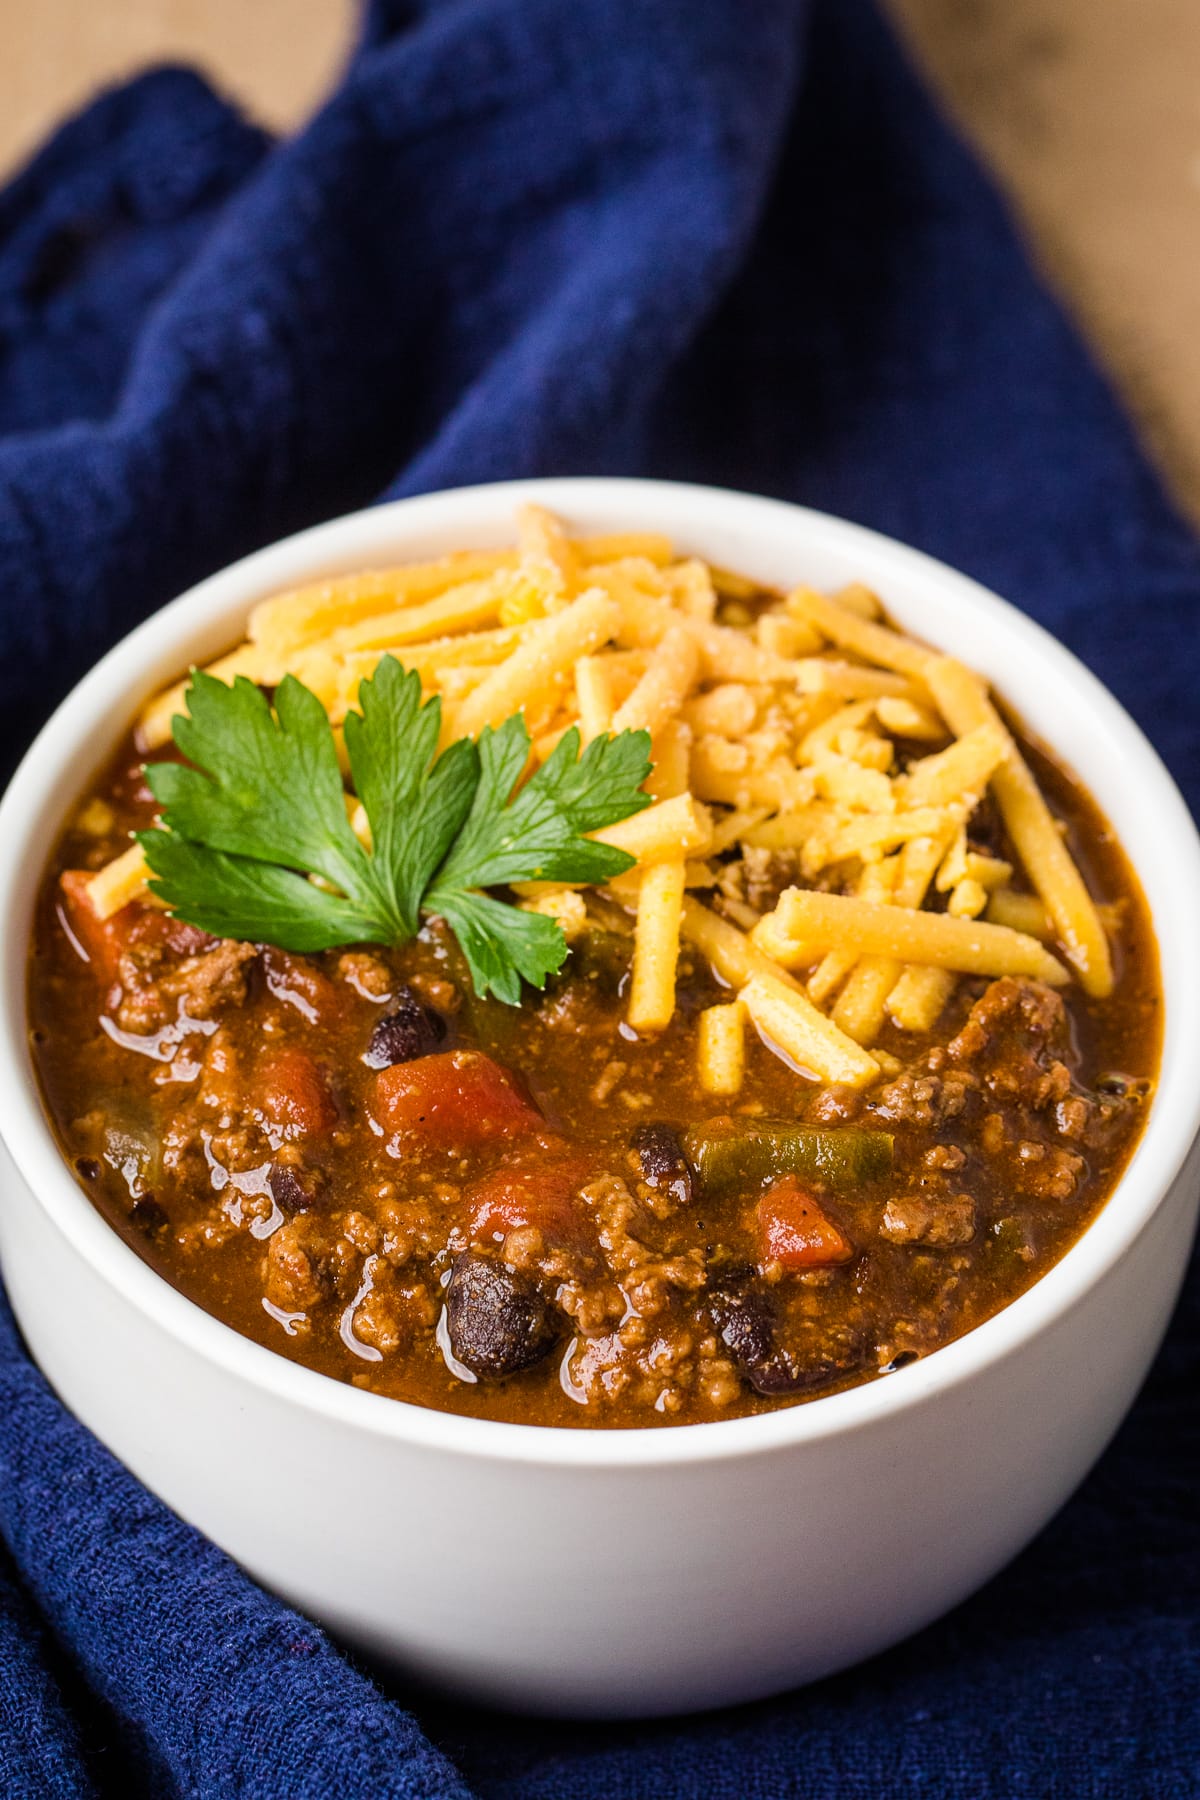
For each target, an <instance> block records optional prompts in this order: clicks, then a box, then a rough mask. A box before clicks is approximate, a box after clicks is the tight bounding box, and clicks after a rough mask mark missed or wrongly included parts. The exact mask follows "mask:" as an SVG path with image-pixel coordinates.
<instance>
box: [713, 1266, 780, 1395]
mask: <svg viewBox="0 0 1200 1800" xmlns="http://www.w3.org/2000/svg"><path fill="white" fill-rule="evenodd" d="M708 1310H709V1312H710V1313H711V1314H712V1321H713V1324H714V1325H715V1326H716V1328H717V1334H718V1336H719V1337H720V1339H721V1342H722V1343H723V1344H724V1346H725V1348H726V1349H727V1350H728V1352H729V1354H730V1356H732V1358H733V1360H734V1362H735V1363H736V1364H737V1366H738V1368H739V1369H741V1370H742V1372H743V1373H745V1372H746V1371H747V1370H748V1369H753V1368H757V1367H758V1366H759V1365H760V1364H761V1363H765V1362H766V1361H767V1359H768V1358H769V1357H770V1355H771V1353H772V1352H773V1350H774V1348H775V1311H774V1308H773V1307H772V1305H771V1302H770V1301H769V1300H768V1299H767V1296H766V1295H765V1294H764V1293H763V1291H762V1289H761V1288H760V1287H757V1286H755V1285H753V1282H752V1279H751V1278H749V1277H742V1278H741V1279H738V1278H736V1277H735V1278H733V1279H732V1280H727V1281H726V1282H725V1283H723V1285H722V1286H720V1287H717V1288H714V1289H712V1290H711V1292H710V1293H709V1296H708Z"/></svg>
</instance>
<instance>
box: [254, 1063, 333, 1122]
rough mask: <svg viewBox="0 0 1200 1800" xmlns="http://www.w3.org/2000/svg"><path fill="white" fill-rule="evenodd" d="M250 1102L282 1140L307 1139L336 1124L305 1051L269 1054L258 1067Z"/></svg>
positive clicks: (329, 1101) (327, 1096) (321, 1082)
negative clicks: (280, 1135) (281, 1134)
mask: <svg viewBox="0 0 1200 1800" xmlns="http://www.w3.org/2000/svg"><path fill="white" fill-rule="evenodd" d="M252 1103H253V1105H254V1107H255V1109H256V1110H257V1111H258V1112H260V1113H261V1114H262V1115H263V1117H264V1118H265V1119H266V1121H267V1123H268V1124H269V1125H274V1126H275V1127H277V1128H278V1129H279V1130H281V1131H282V1132H283V1133H284V1135H285V1136H286V1137H311V1136H314V1135H315V1134H316V1133H318V1132H322V1131H329V1130H331V1129H332V1127H333V1126H334V1125H335V1124H336V1123H337V1107H336V1106H335V1105H334V1103H333V1096H332V1094H331V1093H330V1092H329V1087H328V1084H327V1083H326V1080H325V1077H324V1075H322V1073H321V1071H320V1069H319V1068H318V1067H317V1065H316V1063H315V1062H314V1061H313V1059H312V1057H311V1056H309V1054H308V1052H307V1051H306V1050H297V1049H294V1048H286V1047H285V1048H284V1049H281V1050H275V1051H272V1052H271V1054H270V1055H269V1056H265V1057H264V1058H263V1059H262V1061H261V1062H260V1063H259V1065H258V1069H257V1071H256V1074H255V1083H254V1090H253V1095H252Z"/></svg>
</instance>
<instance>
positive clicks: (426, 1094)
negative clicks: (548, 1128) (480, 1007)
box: [373, 1050, 543, 1148]
mask: <svg viewBox="0 0 1200 1800" xmlns="http://www.w3.org/2000/svg"><path fill="white" fill-rule="evenodd" d="M373 1110H374V1113H375V1116H376V1118H377V1119H378V1121H379V1123H380V1125H382V1127H383V1129H384V1131H385V1132H386V1133H388V1135H389V1136H397V1137H407V1136H415V1137H419V1138H420V1139H421V1141H422V1142H423V1143H426V1144H437V1145H440V1146H442V1147H443V1148H449V1147H450V1146H452V1145H464V1146H465V1145H470V1144H482V1143H489V1142H492V1141H494V1140H499V1139H503V1138H515V1137H524V1136H525V1135H526V1134H527V1133H528V1132H531V1131H536V1130H537V1129H538V1127H539V1126H540V1125H541V1124H542V1123H543V1120H542V1116H541V1114H540V1113H539V1112H538V1111H537V1109H536V1108H535V1107H534V1106H533V1105H532V1104H531V1102H530V1101H528V1100H527V1099H526V1098H525V1096H524V1095H523V1094H522V1093H521V1091H520V1089H519V1088H518V1086H517V1083H516V1080H515V1078H514V1077H513V1076H512V1075H511V1074H510V1073H509V1071H508V1070H507V1069H502V1068H501V1066H500V1064H499V1063H496V1062H493V1061H492V1059H491V1057H490V1056H485V1055H484V1054H483V1052H482V1051H480V1050H446V1051H442V1052H440V1053H439V1054H438V1055H436V1056H418V1057H417V1058H416V1059H415V1060H414V1061H413V1062H405V1063H394V1064H393V1065H392V1067H391V1068H390V1069H381V1070H380V1071H379V1074H378V1075H377V1076H376V1077H375V1095H374V1105H373Z"/></svg>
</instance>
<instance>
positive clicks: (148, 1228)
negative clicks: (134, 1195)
mask: <svg viewBox="0 0 1200 1800" xmlns="http://www.w3.org/2000/svg"><path fill="white" fill-rule="evenodd" d="M129 1218H130V1222H131V1223H132V1224H134V1225H136V1226H137V1228H138V1230H139V1231H140V1232H141V1233H142V1234H143V1235H144V1236H145V1237H148V1238H160V1237H162V1236H163V1235H164V1234H165V1233H166V1232H168V1231H169V1230H170V1229H171V1221H170V1219H168V1217H167V1215H166V1213H165V1212H164V1211H163V1209H162V1207H161V1206H160V1205H159V1204H158V1201H157V1200H156V1199H155V1198H154V1195H153V1194H143V1195H142V1196H141V1198H140V1199H138V1200H135V1201H134V1203H133V1205H132V1206H131V1207H130V1209H129Z"/></svg>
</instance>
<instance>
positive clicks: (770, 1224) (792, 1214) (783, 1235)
mask: <svg viewBox="0 0 1200 1800" xmlns="http://www.w3.org/2000/svg"><path fill="white" fill-rule="evenodd" d="M757 1217H758V1237H759V1244H760V1246H761V1252H762V1260H763V1262H764V1263H767V1262H778V1263H782V1264H783V1267H784V1268H785V1269H820V1268H824V1267H826V1266H827V1265H828V1264H830V1263H843V1262H849V1260H850V1258H851V1257H852V1256H853V1255H854V1246H853V1244H851V1242H850V1240H849V1238H847V1237H846V1236H845V1234H844V1233H843V1232H841V1231H839V1230H838V1228H837V1226H836V1225H835V1224H834V1222H833V1220H832V1219H831V1218H830V1217H829V1216H828V1214H827V1213H825V1212H823V1211H822V1209H821V1208H820V1206H818V1204H817V1202H816V1201H815V1200H814V1199H813V1197H812V1195H811V1194H810V1193H808V1192H807V1191H806V1190H805V1189H804V1188H802V1187H801V1186H800V1183H799V1182H798V1181H797V1180H796V1177H795V1176H794V1175H785V1176H784V1177H783V1178H782V1180H780V1181H776V1182H774V1183H773V1184H772V1185H771V1186H770V1187H769V1188H768V1189H767V1191H766V1193H765V1194H764V1195H763V1197H762V1199H761V1200H760V1201H759V1203H758V1209H757Z"/></svg>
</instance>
